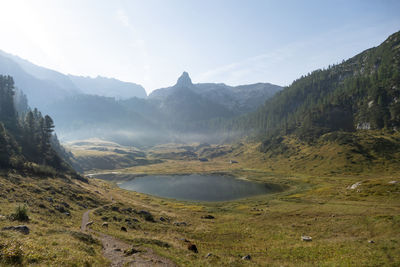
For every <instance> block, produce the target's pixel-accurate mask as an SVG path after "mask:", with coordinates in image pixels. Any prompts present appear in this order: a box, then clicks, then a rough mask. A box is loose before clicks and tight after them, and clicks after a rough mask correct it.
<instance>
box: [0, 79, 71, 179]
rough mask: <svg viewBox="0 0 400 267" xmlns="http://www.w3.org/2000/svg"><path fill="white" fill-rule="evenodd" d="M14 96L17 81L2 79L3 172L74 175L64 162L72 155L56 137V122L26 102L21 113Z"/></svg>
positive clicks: (0, 139)
mask: <svg viewBox="0 0 400 267" xmlns="http://www.w3.org/2000/svg"><path fill="white" fill-rule="evenodd" d="M14 94H15V89H14V80H13V78H12V77H11V76H2V75H0V168H1V169H16V170H19V171H23V172H25V171H26V172H33V173H37V174H46V175H49V174H56V173H57V172H59V173H65V172H69V173H71V174H74V171H73V170H72V168H71V167H70V166H69V164H68V163H66V162H65V161H64V159H63V158H62V157H65V158H68V154H67V153H66V152H65V150H64V149H63V148H62V147H61V146H60V144H59V142H58V140H57V137H56V136H55V135H54V134H53V131H54V122H53V120H52V118H51V117H50V116H48V115H45V116H43V115H42V114H41V112H40V111H38V110H37V109H34V110H33V111H32V110H30V109H29V108H28V106H27V103H26V102H25V105H26V106H24V107H20V108H19V111H18V112H17V110H16V109H15V104H14V99H15V96H14ZM17 99H18V98H17ZM21 105H22V104H21V103H20V106H21ZM56 150H58V153H57V152H56Z"/></svg>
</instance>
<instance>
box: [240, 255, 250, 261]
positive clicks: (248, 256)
mask: <svg viewBox="0 0 400 267" xmlns="http://www.w3.org/2000/svg"><path fill="white" fill-rule="evenodd" d="M242 260H246V261H249V260H251V256H250V255H246V256H243V257H242Z"/></svg>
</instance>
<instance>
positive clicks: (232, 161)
mask: <svg viewBox="0 0 400 267" xmlns="http://www.w3.org/2000/svg"><path fill="white" fill-rule="evenodd" d="M229 163H230V164H234V163H238V162H237V161H236V160H230V161H229Z"/></svg>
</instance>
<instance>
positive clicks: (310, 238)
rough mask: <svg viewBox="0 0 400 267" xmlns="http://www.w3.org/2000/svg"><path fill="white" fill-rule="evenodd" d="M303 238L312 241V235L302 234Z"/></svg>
mask: <svg viewBox="0 0 400 267" xmlns="http://www.w3.org/2000/svg"><path fill="white" fill-rule="evenodd" d="M301 240H302V241H305V242H310V241H312V237H311V236H307V235H302V236H301Z"/></svg>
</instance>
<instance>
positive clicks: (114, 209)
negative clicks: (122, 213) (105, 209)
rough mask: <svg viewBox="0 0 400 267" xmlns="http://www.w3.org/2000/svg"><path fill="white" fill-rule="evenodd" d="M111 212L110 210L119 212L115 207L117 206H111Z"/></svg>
mask: <svg viewBox="0 0 400 267" xmlns="http://www.w3.org/2000/svg"><path fill="white" fill-rule="evenodd" d="M111 210H112V211H119V207H117V206H112V207H111Z"/></svg>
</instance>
